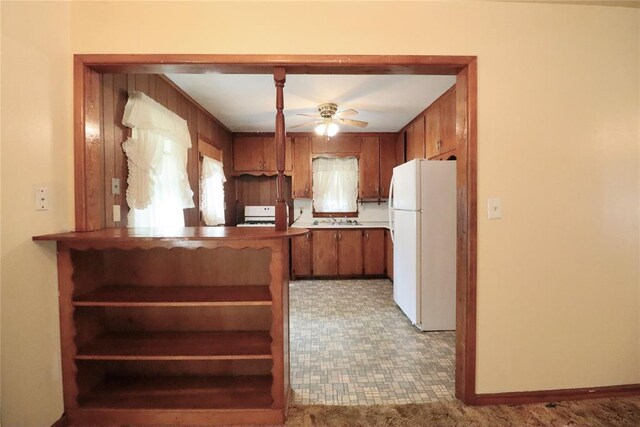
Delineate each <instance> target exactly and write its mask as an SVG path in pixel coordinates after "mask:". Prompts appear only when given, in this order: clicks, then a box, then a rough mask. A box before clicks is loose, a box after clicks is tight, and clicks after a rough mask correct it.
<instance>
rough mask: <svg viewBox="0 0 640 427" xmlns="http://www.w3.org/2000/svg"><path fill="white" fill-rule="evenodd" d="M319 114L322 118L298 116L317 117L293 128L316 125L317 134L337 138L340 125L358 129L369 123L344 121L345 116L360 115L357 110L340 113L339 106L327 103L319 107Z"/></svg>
mask: <svg viewBox="0 0 640 427" xmlns="http://www.w3.org/2000/svg"><path fill="white" fill-rule="evenodd" d="M318 112H319V113H320V117H318V116H312V115H309V114H300V113H299V114H298V115H299V116H304V117H317V118H316V119H315V120H312V121H309V122H306V123H302V124H299V125H295V126H292V127H291V128H292V129H293V128H297V127H300V126H307V125H310V124H314V125H316V127H315V128H314V130H315V132H316V134H318V135H324V136H329V137H332V136H335V135H336V134H337V133H338V131H339V130H340V126H339V124H343V125H351V126H357V127H366V126H367V124H368V123H367V122H363V121H361V120H351V119H344V118H342V117H343V116H352V115H354V114H358V112H357V111H356V110H353V109H348V110H343V111H340V112H338V105H337V104H334V103H332V102H327V103H325V104H320V105H319V106H318Z"/></svg>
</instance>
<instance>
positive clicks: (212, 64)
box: [74, 54, 477, 403]
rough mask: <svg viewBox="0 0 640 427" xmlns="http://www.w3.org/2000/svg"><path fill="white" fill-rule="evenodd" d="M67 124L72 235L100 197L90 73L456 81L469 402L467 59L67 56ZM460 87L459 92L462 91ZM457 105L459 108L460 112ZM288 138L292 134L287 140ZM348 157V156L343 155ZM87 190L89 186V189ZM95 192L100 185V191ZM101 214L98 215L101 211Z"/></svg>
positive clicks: (472, 228)
mask: <svg viewBox="0 0 640 427" xmlns="http://www.w3.org/2000/svg"><path fill="white" fill-rule="evenodd" d="M74 61H75V62H74V79H75V82H74V100H75V108H74V121H75V122H74V123H75V132H74V137H75V151H76V159H75V166H76V181H75V185H76V192H75V193H76V194H75V196H76V230H78V231H86V230H88V229H89V228H87V227H88V226H89V225H90V224H91V222H90V221H88V218H89V217H91V216H92V215H95V213H94V212H93V211H89V210H88V209H92V208H93V207H91V206H88V205H87V203H86V199H87V195H88V194H92V192H94V191H99V190H100V189H95V188H92V187H91V185H92V184H93V183H87V182H86V178H87V173H88V169H87V159H86V158H85V157H84V154H85V149H86V141H85V137H84V120H85V111H84V92H85V90H84V89H85V84H87V83H86V82H87V80H85V79H86V75H85V70H87V69H91V70H93V71H95V72H98V73H106V72H112V73H143V74H166V73H178V72H180V73H189V72H191V73H196V72H197V73H203V72H218V73H227V74H230V73H244V74H250V73H260V74H271V73H272V72H273V69H274V67H284V68H285V69H286V73H287V74H372V73H374V74H405V75H406V74H439V75H457V76H458V78H457V83H456V87H457V90H456V93H457V94H458V93H460V95H456V97H457V101H456V102H457V103H458V105H459V106H460V105H464V108H463V110H462V112H461V111H460V108H458V110H459V112H458V115H457V120H456V121H457V123H456V128H457V139H458V178H457V179H458V190H457V191H458V237H457V239H458V242H457V248H458V265H457V274H458V283H457V290H456V292H457V304H456V307H457V309H456V312H457V333H456V396H457V397H458V398H460V399H461V400H462V401H464V402H465V403H472V402H473V400H474V399H475V397H476V395H475V384H476V372H475V369H476V286H477V283H476V260H477V249H476V244H477V243H476V242H477V218H476V217H477V66H476V57H475V56H415V55H413V56H412V55H163V54H151V55H121V54H117V55H110V54H89V55H75V56H74ZM463 85H464V89H462V87H463ZM463 103H464V104H463ZM290 135H293V134H290ZM344 155H349V153H344ZM89 184H91V185H89ZM100 187H101V188H102V187H103V183H101V186H100ZM101 212H103V210H101Z"/></svg>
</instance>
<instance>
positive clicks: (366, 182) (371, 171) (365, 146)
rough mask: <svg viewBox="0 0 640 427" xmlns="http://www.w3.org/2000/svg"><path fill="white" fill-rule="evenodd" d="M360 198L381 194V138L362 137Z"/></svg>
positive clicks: (359, 168) (359, 165)
mask: <svg viewBox="0 0 640 427" xmlns="http://www.w3.org/2000/svg"><path fill="white" fill-rule="evenodd" d="M358 170H359V174H360V182H359V183H358V184H359V185H358V187H359V188H358V192H359V193H360V198H362V199H366V198H377V197H379V195H380V139H379V138H378V137H365V138H363V139H362V148H361V151H360V162H359V164H358Z"/></svg>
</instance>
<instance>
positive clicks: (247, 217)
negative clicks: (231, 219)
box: [238, 206, 276, 227]
mask: <svg viewBox="0 0 640 427" xmlns="http://www.w3.org/2000/svg"><path fill="white" fill-rule="evenodd" d="M275 225H276V207H275V206H245V207H244V223H242V224H238V227H275Z"/></svg>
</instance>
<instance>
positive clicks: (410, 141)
mask: <svg viewBox="0 0 640 427" xmlns="http://www.w3.org/2000/svg"><path fill="white" fill-rule="evenodd" d="M404 148H405V149H404V153H405V155H404V159H405V160H404V161H405V162H409V161H411V160H413V159H415V158H416V155H415V139H414V138H413V124H410V125H409V126H407V129H406V131H405V142H404Z"/></svg>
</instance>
